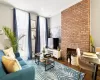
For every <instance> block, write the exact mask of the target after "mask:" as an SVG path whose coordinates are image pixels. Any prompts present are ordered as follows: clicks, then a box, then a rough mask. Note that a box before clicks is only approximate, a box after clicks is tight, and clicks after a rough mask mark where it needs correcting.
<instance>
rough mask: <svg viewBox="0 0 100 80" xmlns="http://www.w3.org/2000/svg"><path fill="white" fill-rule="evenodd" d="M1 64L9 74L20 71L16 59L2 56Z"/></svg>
mask: <svg viewBox="0 0 100 80" xmlns="http://www.w3.org/2000/svg"><path fill="white" fill-rule="evenodd" d="M2 62H3V64H4V66H5V68H6V70H7V71H8V72H9V73H11V72H16V71H19V70H21V69H22V68H21V66H20V64H19V62H18V60H17V59H13V58H11V57H8V56H2Z"/></svg>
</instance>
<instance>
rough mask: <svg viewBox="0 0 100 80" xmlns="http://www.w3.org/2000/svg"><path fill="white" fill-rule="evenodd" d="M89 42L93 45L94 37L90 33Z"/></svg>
mask: <svg viewBox="0 0 100 80" xmlns="http://www.w3.org/2000/svg"><path fill="white" fill-rule="evenodd" d="M90 44H91V46H94V39H93V37H92V36H91V35H90Z"/></svg>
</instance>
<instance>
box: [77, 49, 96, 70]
mask: <svg viewBox="0 0 100 80" xmlns="http://www.w3.org/2000/svg"><path fill="white" fill-rule="evenodd" d="M76 52H77V62H78V66H79V67H80V69H84V70H88V71H91V72H93V71H94V65H93V64H91V63H89V62H87V61H85V60H84V58H82V57H81V52H80V49H79V48H77V49H76Z"/></svg>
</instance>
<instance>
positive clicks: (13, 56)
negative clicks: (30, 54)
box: [3, 47, 15, 59]
mask: <svg viewBox="0 0 100 80" xmlns="http://www.w3.org/2000/svg"><path fill="white" fill-rule="evenodd" d="M3 52H4V54H5V55H6V56H9V57H11V58H14V59H15V54H14V52H13V48H12V47H11V48H9V49H6V50H3Z"/></svg>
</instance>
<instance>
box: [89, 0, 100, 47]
mask: <svg viewBox="0 0 100 80" xmlns="http://www.w3.org/2000/svg"><path fill="white" fill-rule="evenodd" d="M90 14H91V34H92V36H93V38H94V42H95V46H96V47H100V0H91V13H90Z"/></svg>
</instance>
